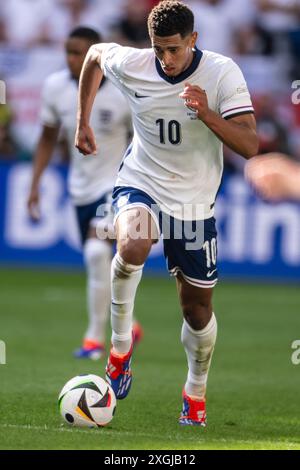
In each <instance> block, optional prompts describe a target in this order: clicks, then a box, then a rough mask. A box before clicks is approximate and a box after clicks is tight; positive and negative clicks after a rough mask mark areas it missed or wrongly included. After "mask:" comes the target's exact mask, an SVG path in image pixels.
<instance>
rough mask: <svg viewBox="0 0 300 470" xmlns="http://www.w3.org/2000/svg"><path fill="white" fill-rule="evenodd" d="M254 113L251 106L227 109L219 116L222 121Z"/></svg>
mask: <svg viewBox="0 0 300 470" xmlns="http://www.w3.org/2000/svg"><path fill="white" fill-rule="evenodd" d="M249 112H250V113H254V108H253V106H251V105H248V106H237V107H236V108H231V109H227V110H226V111H224V112H223V113H222V114H221V116H222V118H224V119H228V118H229V117H233V116H236V115H237V114H245V113H249Z"/></svg>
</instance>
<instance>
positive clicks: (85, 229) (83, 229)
mask: <svg viewBox="0 0 300 470" xmlns="http://www.w3.org/2000/svg"><path fill="white" fill-rule="evenodd" d="M75 211H76V217H77V223H78V226H79V231H80V237H81V242H82V244H84V243H85V241H86V239H87V237H88V233H89V229H90V228H91V227H95V228H97V227H99V224H100V223H101V222H103V225H104V226H107V225H110V224H111V225H112V224H113V217H112V208H111V192H108V193H106V194H104V195H103V196H102V197H101V198H100V199H98V200H97V201H95V202H92V203H90V204H86V205H84V206H76V205H75Z"/></svg>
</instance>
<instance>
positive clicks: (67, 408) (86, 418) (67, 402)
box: [58, 374, 116, 428]
mask: <svg viewBox="0 0 300 470" xmlns="http://www.w3.org/2000/svg"><path fill="white" fill-rule="evenodd" d="M58 405H59V410H60V413H61V416H62V417H63V419H64V420H65V422H66V423H68V424H69V425H71V426H74V427H88V428H96V427H102V426H105V425H106V424H108V423H109V422H110V421H111V420H112V419H113V416H114V413H115V410H116V397H115V394H114V391H113V389H112V388H111V386H110V385H109V384H108V383H107V382H106V381H105V380H104V379H102V378H101V377H98V376H97V375H94V374H88V375H78V376H77V377H74V378H73V379H71V380H69V381H68V382H67V383H66V385H65V386H64V387H63V389H62V391H61V392H60V394H59V397H58Z"/></svg>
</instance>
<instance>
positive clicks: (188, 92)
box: [179, 83, 210, 121]
mask: <svg viewBox="0 0 300 470" xmlns="http://www.w3.org/2000/svg"><path fill="white" fill-rule="evenodd" d="M179 96H180V98H182V99H184V104H185V106H186V107H187V108H189V109H192V110H194V111H196V112H197V115H198V119H201V120H202V121H204V120H205V118H206V116H207V114H208V113H209V111H210V109H209V107H208V100H207V96H206V92H205V90H202V88H200V87H199V86H197V85H191V84H190V83H186V84H185V88H184V90H183V92H182V93H180V95H179Z"/></svg>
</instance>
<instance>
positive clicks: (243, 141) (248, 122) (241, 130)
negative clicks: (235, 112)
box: [200, 111, 258, 159]
mask: <svg viewBox="0 0 300 470" xmlns="http://www.w3.org/2000/svg"><path fill="white" fill-rule="evenodd" d="M200 119H201V118H200ZM203 122H204V123H205V124H206V125H207V127H209V128H210V129H211V130H212V131H213V132H214V133H215V134H216V136H217V137H219V139H220V140H221V141H222V142H223V143H224V144H225V145H227V146H228V147H229V148H230V149H231V150H233V151H234V152H236V153H238V154H239V155H242V157H244V158H246V159H249V158H252V157H254V156H255V155H257V153H258V136H257V132H256V120H255V117H254V114H252V113H249V114H242V115H240V116H235V117H232V118H229V119H227V120H226V119H224V118H222V117H221V116H220V115H219V114H217V113H214V112H213V111H211V112H209V113H208V114H207V115H206V117H205V118H204V119H203Z"/></svg>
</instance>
